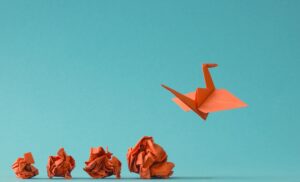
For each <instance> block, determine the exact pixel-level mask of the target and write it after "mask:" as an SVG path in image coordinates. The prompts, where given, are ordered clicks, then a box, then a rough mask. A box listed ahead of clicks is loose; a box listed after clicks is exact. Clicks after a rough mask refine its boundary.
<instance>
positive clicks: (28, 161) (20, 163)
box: [12, 152, 39, 179]
mask: <svg viewBox="0 0 300 182" xmlns="http://www.w3.org/2000/svg"><path fill="white" fill-rule="evenodd" d="M33 164H34V159H33V156H32V154H31V153H30V152H28V153H25V154H24V158H18V159H17V160H16V162H14V164H13V165H12V169H13V170H14V172H15V174H16V176H17V177H18V178H21V179H29V178H32V177H34V176H36V175H38V174H39V170H38V169H37V168H35V167H34V166H33Z"/></svg>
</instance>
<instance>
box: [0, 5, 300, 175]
mask: <svg viewBox="0 0 300 182" xmlns="http://www.w3.org/2000/svg"><path fill="white" fill-rule="evenodd" d="M299 9H300V3H299V1H296V0H295V1H292V0H290V1H281V0H280V1H279V0H270V1H267V0H263V1H261V0H257V1H237V0H232V1H229V0H226V1H225V0H224V1H211V0H207V1H200V0H199V1H183V0H182V1H174V0H162V1H140V0H136V1H133V0H130V1H123V0H120V1H117V0H114V1H93V0H89V1H83V0H82V1H64V0H53V1H50V0H48V1H40V0H31V1H29V0H20V1H11V0H7V1H3V0H1V1H0V145H1V149H0V179H2V180H3V179H5V181H18V180H17V179H16V178H15V176H14V174H13V172H12V170H11V164H12V163H13V162H14V160H15V159H16V158H17V157H19V156H22V155H23V153H24V152H27V151H31V152H32V153H33V155H34V157H35V160H36V164H35V166H36V167H38V168H39V170H40V175H39V176H37V178H39V179H40V180H42V179H46V178H47V176H46V170H45V168H46V163H47V158H48V156H49V155H54V154H56V151H57V150H58V149H59V147H62V146H63V147H65V149H66V151H67V152H68V153H69V154H71V155H73V157H74V158H75V159H76V162H77V167H76V168H75V169H74V171H73V173H72V175H73V177H74V179H79V180H87V179H89V178H88V175H87V174H86V173H85V172H84V171H83V170H82V167H83V166H84V164H83V163H84V161H85V160H87V159H88V156H89V149H90V147H92V146H94V147H95V146H99V145H101V146H103V147H106V146H108V147H109V150H110V151H111V152H113V153H114V154H115V155H116V156H117V157H118V158H119V159H120V160H121V161H122V163H123V168H122V176H123V177H125V178H126V179H131V180H133V179H135V178H136V177H138V175H136V174H134V173H129V171H128V168H127V163H126V152H127V149H128V148H129V147H131V146H133V145H134V144H135V143H136V142H137V141H138V140H139V138H141V137H142V136H144V135H150V136H153V137H154V139H155V141H156V142H157V143H158V144H160V145H162V146H163V147H164V149H165V150H166V151H167V153H168V155H169V160H170V161H172V162H174V163H175V164H176V167H175V168H174V171H175V172H174V178H173V179H177V180H179V181H186V180H200V181H201V180H202V181H214V180H218V181H219V180H229V181H231V180H241V181H243V180H256V181H258V180H261V181H265V180H281V181H286V180H288V179H291V180H296V179H298V177H299V175H298V174H297V173H299V169H300V144H299V137H300V134H299V130H300V121H299V118H300V117H299V114H300V112H299V101H300V97H299V93H300V86H299V78H300V71H299V69H300V62H299V61H300V60H299V59H300V52H299V46H300V34H299V32H300V23H299V18H300V11H299ZM205 62H214V63H218V64H219V67H217V68H215V69H213V70H211V72H212V75H213V79H214V81H215V85H216V86H217V87H219V88H226V89H228V90H229V91H231V92H232V93H233V94H235V95H236V96H238V97H239V98H240V99H242V100H243V101H245V102H246V103H247V104H249V107H248V108H245V109H237V110H232V111H226V112H218V113H213V114H211V115H209V117H208V120H207V122H203V120H201V119H200V118H199V117H198V116H197V115H196V114H194V113H192V112H189V113H185V112H183V111H182V110H181V109H180V108H179V107H178V106H177V105H175V104H174V103H173V102H172V101H171V98H172V95H171V94H170V93H169V92H167V91H166V90H164V89H163V88H162V87H161V86H160V84H161V83H165V84H167V85H169V86H170V87H172V88H174V89H176V90H178V91H181V92H183V93H185V92H190V91H193V90H195V88H197V87H203V85H204V84H203V75H202V70H201V64H202V63H205ZM113 178H114V177H113ZM2 180H1V181H2ZM36 181H38V180H36Z"/></svg>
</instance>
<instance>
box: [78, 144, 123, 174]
mask: <svg viewBox="0 0 300 182" xmlns="http://www.w3.org/2000/svg"><path fill="white" fill-rule="evenodd" d="M85 164H86V166H85V168H83V170H84V171H86V172H87V173H88V174H89V175H90V176H91V177H92V178H105V177H107V176H111V175H116V177H117V178H120V177H121V176H120V174H121V165H122V164H121V162H120V161H119V159H118V158H116V157H115V156H112V153H110V152H108V149H107V148H106V151H105V150H104V149H103V148H102V147H97V148H91V150H90V158H89V160H88V161H86V162H85Z"/></svg>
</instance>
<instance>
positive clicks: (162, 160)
mask: <svg viewBox="0 0 300 182" xmlns="http://www.w3.org/2000/svg"><path fill="white" fill-rule="evenodd" d="M167 158H168V156H167V153H166V152H165V151H164V149H163V148H162V147H161V146H159V145H158V144H156V143H154V140H153V138H152V137H148V136H145V137H143V138H142V139H141V140H140V141H139V142H138V143H137V144H136V145H135V146H134V147H133V148H130V149H128V152H127V162H128V168H129V170H130V172H134V173H138V174H140V177H141V178H144V179H149V178H169V177H170V176H171V175H172V174H173V171H172V169H173V168H174V166H175V165H174V164H173V163H172V162H167Z"/></svg>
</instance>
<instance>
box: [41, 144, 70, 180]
mask: <svg viewBox="0 0 300 182" xmlns="http://www.w3.org/2000/svg"><path fill="white" fill-rule="evenodd" d="M74 168H75V160H74V159H73V157H72V156H70V155H67V153H66V152H65V150H64V148H60V149H59V150H58V152H57V156H49V159H48V164H47V172H48V177H49V178H52V177H54V176H58V177H64V178H66V179H71V178H72V176H71V171H72V170H73V169H74Z"/></svg>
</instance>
